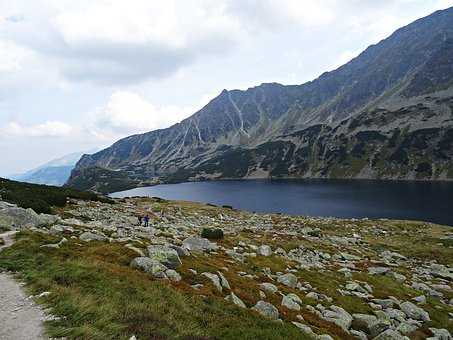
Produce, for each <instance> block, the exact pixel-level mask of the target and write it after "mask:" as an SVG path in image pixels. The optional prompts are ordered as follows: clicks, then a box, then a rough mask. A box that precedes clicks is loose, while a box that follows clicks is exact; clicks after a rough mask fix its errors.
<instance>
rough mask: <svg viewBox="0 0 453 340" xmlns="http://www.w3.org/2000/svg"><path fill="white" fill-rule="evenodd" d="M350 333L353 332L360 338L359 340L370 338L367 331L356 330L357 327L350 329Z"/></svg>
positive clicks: (352, 333)
mask: <svg viewBox="0 0 453 340" xmlns="http://www.w3.org/2000/svg"><path fill="white" fill-rule="evenodd" d="M349 333H351V335H352V336H353V337H354V338H356V339H359V340H367V339H368V337H367V336H366V334H365V333H363V332H361V331H356V330H355V329H351V330H349Z"/></svg>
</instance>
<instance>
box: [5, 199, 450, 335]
mask: <svg viewBox="0 0 453 340" xmlns="http://www.w3.org/2000/svg"><path fill="white" fill-rule="evenodd" d="M115 202H116V203H115V204H106V203H98V202H84V201H75V200H74V201H71V202H70V204H68V205H67V206H66V208H64V209H60V210H59V211H58V214H57V215H53V216H51V215H37V214H35V213H34V212H33V211H31V210H30V209H29V210H25V209H22V208H17V207H15V206H13V205H10V204H8V203H5V202H0V228H2V229H4V230H5V229H11V230H17V231H22V230H29V231H32V232H34V233H42V234H48V235H53V236H54V237H55V242H54V243H49V244H43V245H42V246H41V247H42V248H48V249H49V251H55V252H57V251H59V249H62V248H64V247H70V246H73V244H74V245H77V246H82V247H83V246H87V245H89V244H90V243H91V242H104V243H106V244H109V243H115V244H121V245H123V246H124V247H125V248H128V249H129V250H131V251H132V252H133V253H134V254H135V255H136V256H135V257H133V258H132V259H131V261H130V263H129V267H132V268H134V269H135V270H137V271H143V272H145V273H147V274H148V275H149V277H150V279H152V280H160V281H162V282H164V283H166V284H168V285H170V286H173V288H174V289H184V290H185V291H189V292H190V294H194V295H201V296H206V295H211V296H216V297H218V298H219V299H224V300H226V301H228V303H231V304H234V305H236V306H237V308H241V309H247V310H249V312H250V313H256V314H257V315H261V316H262V317H263V318H266V319H268V320H269V322H279V323H288V324H289V325H292V326H293V327H296V328H297V329H299V330H300V334H301V336H305V338H314V339H342V338H344V339H354V338H355V339H376V340H383V339H426V338H427V339H446V340H447V339H452V337H451V333H450V332H451V331H452V329H453V267H452V265H453V263H452V262H453V229H451V227H443V226H438V225H434V224H431V223H425V222H409V221H392V220H385V219H380V220H368V219H348V220H346V219H336V218H310V217H302V216H285V215H277V214H254V213H249V212H244V211H237V210H234V209H230V208H227V207H224V208H222V207H216V206H212V205H204V204H198V203H191V202H176V201H165V200H161V199H144V198H126V199H121V200H115ZM144 214H149V215H150V216H151V221H150V225H149V227H144V226H141V225H140V226H139V225H138V218H137V216H138V215H144ZM203 228H211V229H221V230H222V231H223V234H224V237H223V238H221V239H217V240H213V239H211V240H208V239H206V238H202V237H201V231H202V229H203ZM8 235H9V236H8V237H6V240H5V241H6V242H7V243H8V244H7V245H9V243H10V241H9V240H11V237H13V235H11V234H8ZM42 294H46V292H42ZM41 298H42V296H41ZM44 298H45V296H44ZM32 301H33V299H32V298H27V297H26V296H25V295H24V293H23V291H22V289H21V288H20V286H19V285H18V284H17V283H16V282H15V281H14V280H13V279H12V276H11V274H5V273H3V274H0V302H1V303H0V311H1V316H0V338H1V339H16V338H19V337H14V335H15V334H22V335H23V337H22V338H27V339H39V338H41V337H42V334H43V333H42V320H44V319H45V318H46V317H45V316H44V313H43V312H42V311H41V309H39V308H38V307H36V305H34V303H33V302H32ZM18 325H20V327H18ZM19 331H20V332H22V333H14V332H19ZM24 332H25V333H24ZM8 334H9V335H8ZM8 336H9V337H8ZM132 336H133V334H131V337H132Z"/></svg>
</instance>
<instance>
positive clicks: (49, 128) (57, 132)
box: [0, 121, 73, 137]
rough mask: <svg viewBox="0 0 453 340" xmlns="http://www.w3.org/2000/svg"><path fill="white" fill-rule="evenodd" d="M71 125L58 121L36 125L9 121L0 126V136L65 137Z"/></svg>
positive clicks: (70, 129) (68, 133)
mask: <svg viewBox="0 0 453 340" xmlns="http://www.w3.org/2000/svg"><path fill="white" fill-rule="evenodd" d="M72 130H73V129H72V127H71V126H69V125H68V124H66V123H63V122H58V121H47V122H44V123H42V124H36V125H23V124H21V123H19V122H15V121H12V122H9V123H7V124H6V125H4V126H3V127H1V128H0V133H1V135H2V136H17V137H66V136H69V135H70V134H71V132H72Z"/></svg>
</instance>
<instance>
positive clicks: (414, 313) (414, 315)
mask: <svg viewBox="0 0 453 340" xmlns="http://www.w3.org/2000/svg"><path fill="white" fill-rule="evenodd" d="M400 307H401V310H402V311H403V312H404V313H405V314H406V315H407V317H408V318H411V319H414V320H420V321H424V322H426V321H430V320H431V319H430V317H429V314H428V312H426V311H424V310H423V309H422V308H420V307H417V306H416V305H414V304H413V303H412V302H409V301H406V302H403V303H402V304H401V306H400Z"/></svg>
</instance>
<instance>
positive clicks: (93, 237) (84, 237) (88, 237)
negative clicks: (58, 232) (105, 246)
mask: <svg viewBox="0 0 453 340" xmlns="http://www.w3.org/2000/svg"><path fill="white" fill-rule="evenodd" d="M79 239H80V240H81V241H83V242H90V241H105V240H107V237H105V236H103V235H99V234H94V233H91V232H89V231H86V232H84V233H82V234H81V235H80V236H79Z"/></svg>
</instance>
